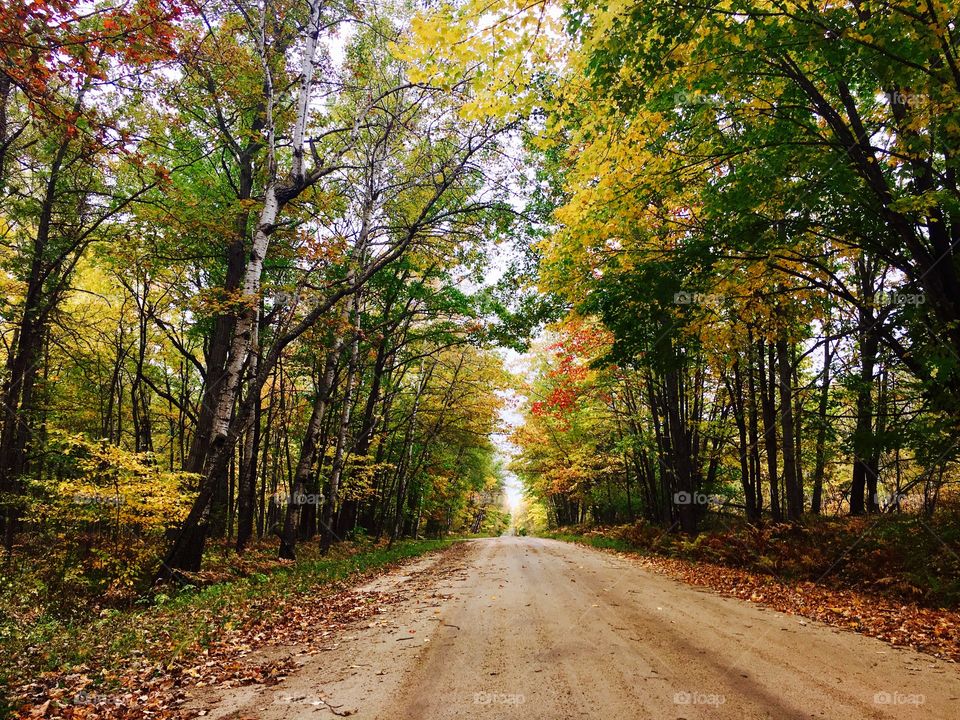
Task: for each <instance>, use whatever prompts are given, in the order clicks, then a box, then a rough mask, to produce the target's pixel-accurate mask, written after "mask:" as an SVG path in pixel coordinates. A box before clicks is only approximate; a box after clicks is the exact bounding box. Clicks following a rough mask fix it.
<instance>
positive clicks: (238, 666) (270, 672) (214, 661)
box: [18, 589, 400, 720]
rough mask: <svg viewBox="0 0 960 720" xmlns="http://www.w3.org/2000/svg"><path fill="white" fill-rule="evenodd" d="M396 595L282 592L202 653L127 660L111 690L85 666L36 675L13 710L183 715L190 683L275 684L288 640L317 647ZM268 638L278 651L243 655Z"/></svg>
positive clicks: (288, 658)
mask: <svg viewBox="0 0 960 720" xmlns="http://www.w3.org/2000/svg"><path fill="white" fill-rule="evenodd" d="M399 600H400V594H399V593H397V592H392V593H387V592H376V591H367V592H361V591H359V590H350V589H341V590H340V591H339V592H337V591H333V592H329V593H327V594H324V595H321V596H316V597H313V598H310V599H309V601H305V600H304V598H302V597H293V598H290V599H289V600H283V601H281V603H280V607H279V608H276V607H275V608H273V610H274V612H272V613H271V614H270V616H261V615H260V613H259V612H258V610H259V608H257V607H256V604H253V605H252V606H251V613H250V615H249V617H250V618H251V619H250V620H249V621H248V622H247V623H246V624H245V625H244V626H243V627H240V628H237V629H235V630H233V631H231V632H230V633H229V634H227V635H226V636H224V637H222V638H220V639H218V640H216V641H213V642H211V643H210V644H209V645H208V646H207V647H206V648H204V649H203V650H202V651H201V652H199V653H188V654H186V655H184V656H183V657H182V658H180V659H179V660H177V661H174V662H173V663H170V664H169V665H167V666H165V667H163V666H158V665H153V664H150V663H146V662H143V663H136V662H134V663H131V665H130V667H128V668H124V669H123V671H122V675H120V674H119V673H118V675H117V676H115V677H114V678H112V679H113V680H115V681H116V683H117V684H118V685H119V686H120V688H121V689H120V690H117V691H115V692H111V693H109V694H101V693H99V692H96V691H94V690H93V689H92V686H93V681H92V679H91V677H89V676H88V675H87V674H86V673H85V672H83V670H85V669H83V668H81V669H80V670H81V671H80V672H75V673H71V674H68V675H54V674H51V675H48V676H44V677H41V678H39V679H38V680H37V681H36V682H34V683H31V684H30V685H28V686H25V687H23V688H20V691H21V692H23V693H25V694H26V695H28V696H29V697H31V698H32V699H33V700H34V703H32V704H30V705H29V706H27V707H25V708H23V709H22V710H21V713H20V715H19V716H18V717H21V718H40V717H43V718H64V719H69V720H73V719H75V718H110V719H111V720H138V719H140V718H182V717H187V716H188V715H189V713H187V712H186V711H185V710H183V708H182V707H181V706H182V705H183V704H184V702H185V701H186V700H187V698H188V694H187V691H188V690H189V689H190V688H202V687H205V686H209V685H221V686H226V687H239V686H244V685H252V684H266V685H273V684H276V683H278V682H280V681H281V680H283V678H284V677H286V675H287V674H289V672H290V671H291V670H292V669H293V668H294V667H295V665H296V664H295V661H294V658H293V656H292V655H291V654H290V648H291V647H295V648H296V650H297V652H298V653H300V654H303V653H308V654H309V653H315V652H320V651H322V650H323V649H324V648H325V647H327V646H329V644H330V643H331V642H333V638H334V637H335V636H336V633H337V632H338V631H339V630H342V629H343V628H344V627H347V626H349V625H351V624H353V623H356V622H357V621H360V620H364V619H366V618H369V617H371V616H374V615H377V614H381V613H385V612H386V606H388V605H390V604H392V603H395V602H398V601H399ZM277 610H279V611H280V613H279V617H278V615H277V614H276V611H277ZM268 618H269V619H268ZM271 646H272V647H277V648H283V650H282V651H279V652H278V656H277V657H276V658H274V659H270V660H267V661H260V662H250V661H248V660H247V659H246V658H247V656H248V655H253V656H254V657H258V658H262V657H263V653H257V654H256V655H254V651H257V650H261V649H262V648H264V647H271ZM268 655H269V653H268ZM105 679H108V680H109V679H111V678H109V677H108V678H105Z"/></svg>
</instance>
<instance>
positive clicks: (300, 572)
mask: <svg viewBox="0 0 960 720" xmlns="http://www.w3.org/2000/svg"><path fill="white" fill-rule="evenodd" d="M451 544H452V541H450V540H416V541H412V540H411V541H403V542H399V543H397V544H396V545H394V546H393V547H392V548H390V549H387V548H385V547H374V546H363V547H360V548H359V549H358V551H357V552H355V553H353V554H350V555H346V556H342V555H341V556H337V557H311V558H305V559H303V560H300V561H298V562H297V563H295V564H292V565H287V566H279V567H277V568H275V569H273V570H270V571H268V572H260V573H254V574H252V575H250V576H249V577H242V578H238V579H235V580H230V581H228V582H220V583H217V584H213V585H209V586H206V587H202V588H199V587H192V586H186V587H184V588H181V589H179V590H177V591H176V592H171V594H169V595H168V594H163V593H159V594H157V595H155V596H153V597H152V598H149V599H144V600H143V601H142V604H141V605H140V606H139V607H134V608H130V609H123V610H104V611H102V612H101V613H100V616H96V617H88V618H85V619H80V620H76V619H74V620H67V619H63V618H58V617H51V616H41V617H38V618H36V619H35V621H33V622H31V623H29V624H28V625H22V624H21V625H19V626H15V625H12V624H7V625H6V626H3V625H0V717H2V716H3V712H2V707H3V705H4V702H3V692H2V686H3V685H14V684H18V683H20V682H23V681H24V680H29V679H31V678H32V677H36V675H37V674H38V673H41V672H58V673H60V672H70V671H72V670H74V669H75V668H76V667H77V666H79V665H85V666H87V667H88V668H89V673H91V674H101V673H109V672H111V671H113V670H117V669H120V668H122V667H123V665H124V663H125V662H128V661H129V660H130V659H131V658H132V657H142V658H143V659H145V660H147V661H149V662H152V663H157V664H163V665H166V664H169V663H170V662H171V661H172V660H175V659H176V658H177V657H179V656H180V655H182V654H184V653H189V652H191V651H194V650H197V649H202V648H203V647H204V646H205V645H208V644H209V643H210V642H212V641H213V640H215V639H217V638H219V637H220V636H222V635H223V633H224V632H229V631H230V630H231V629H234V628H236V627H239V626H240V625H242V624H244V623H247V622H249V621H250V620H251V619H265V620H267V621H269V620H270V619H271V618H272V617H275V616H278V615H279V614H280V613H281V612H282V605H281V604H280V603H279V602H278V601H280V600H283V599H293V598H297V597H302V598H306V597H308V596H309V595H310V594H316V593H318V592H321V591H323V589H324V588H325V587H328V586H330V585H332V584H333V583H337V582H340V581H344V580H348V579H358V578H359V577H362V576H364V575H368V574H371V573H372V572H373V571H375V570H378V569H381V568H384V567H386V566H389V565H392V564H394V563H397V562H400V561H403V560H406V559H410V558H414V557H417V556H420V555H424V554H426V553H429V552H433V551H436V550H441V549H444V548H447V547H449V546H450V545H451ZM341 552H342V549H341ZM148 603H149V604H148Z"/></svg>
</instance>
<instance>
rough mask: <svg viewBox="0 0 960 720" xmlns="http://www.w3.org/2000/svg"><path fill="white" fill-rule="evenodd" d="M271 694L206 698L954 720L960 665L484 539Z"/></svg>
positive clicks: (301, 706) (251, 713) (447, 557)
mask: <svg viewBox="0 0 960 720" xmlns="http://www.w3.org/2000/svg"><path fill="white" fill-rule="evenodd" d="M391 588H399V589H402V590H403V593H404V600H403V601H402V602H401V603H399V604H398V605H394V606H390V609H389V612H388V613H386V614H384V615H382V616H380V617H381V618H383V619H382V620H381V621H380V622H378V623H369V622H365V623H364V625H363V626H362V627H358V628H356V629H355V631H352V632H348V633H346V634H345V635H344V636H343V637H341V638H338V639H337V640H336V641H335V642H332V643H331V644H330V646H328V647H327V648H324V650H325V651H324V652H319V653H316V654H312V655H306V654H304V655H301V656H299V657H298V658H297V661H298V663H299V664H300V667H299V669H298V670H297V671H296V672H294V673H293V674H292V675H290V676H289V677H287V678H286V679H285V680H284V681H283V682H282V683H280V684H279V685H276V686H273V687H269V688H264V687H262V686H253V687H248V688H233V689H228V690H217V691H210V692H209V693H207V694H206V695H204V696H202V697H200V698H198V699H197V701H196V703H197V704H196V705H195V706H202V707H203V708H204V709H205V711H206V713H207V715H206V716H207V717H210V718H227V717H229V718H258V719H259V720H273V719H277V720H279V719H281V718H322V717H331V716H332V715H333V714H334V713H336V714H340V715H347V714H349V716H351V717H357V718H363V719H368V718H369V719H373V718H380V719H383V720H386V719H388V718H389V719H390V720H420V719H424V720H432V719H434V718H437V719H443V718H510V717H517V718H521V717H522V718H525V719H533V718H543V719H544V720H560V719H561V718H577V720H582V719H583V718H604V719H605V720H606V719H610V720H614V719H617V720H619V719H621V718H624V719H625V718H654V719H659V718H689V719H691V720H692V719H693V718H738V719H739V718H776V719H777V720H783V719H786V718H811V717H814V718H820V717H823V718H830V719H832V720H852V719H854V718H887V717H891V718H930V719H932V720H949V719H951V718H957V717H960V672H958V668H957V666H956V665H954V664H951V663H945V662H942V661H939V660H936V659H934V658H932V657H930V656H926V655H921V654H918V653H914V652H910V651H906V650H900V649H896V648H892V647H890V646H889V645H887V644H885V643H883V642H880V641H878V640H874V639H871V638H867V637H863V636H860V635H856V634H854V633H852V632H845V631H840V630H836V629H833V628H828V627H825V626H821V625H818V624H817V623H815V622H813V621H807V620H803V619H802V618H798V617H794V616H789V615H784V614H781V613H778V612H773V611H770V610H764V609H762V608H759V607H757V606H755V605H752V604H750V603H746V602H742V601H739V600H733V599H728V598H722V597H718V596H716V595H713V594H711V593H708V592H704V591H701V590H697V589H694V588H691V587H689V586H686V585H683V584H681V583H678V582H676V581H673V580H670V579H668V578H665V577H662V576H659V575H656V574H653V573H650V572H648V571H646V570H644V569H642V568H640V567H638V566H637V565H636V564H635V563H634V562H633V561H631V560H629V559H625V558H621V557H617V556H613V555H608V554H605V553H601V552H597V551H594V550H590V549H586V548H582V547H579V546H575V545H569V544H565V543H560V542H556V541H550V540H541V539H535V538H511V537H504V538H498V539H491V540H479V541H472V542H469V543H467V544H466V545H465V546H460V549H454V550H453V551H451V552H448V553H446V554H444V555H441V556H438V557H433V558H428V559H426V560H420V561H418V562H416V563H414V564H413V565H410V566H407V567H405V568H403V569H402V570H401V571H398V572H394V573H392V574H390V575H387V576H385V577H384V578H382V579H380V580H378V581H377V582H376V583H373V584H371V585H370V586H368V587H367V588H366V589H367V590H379V591H383V590H389V589H391Z"/></svg>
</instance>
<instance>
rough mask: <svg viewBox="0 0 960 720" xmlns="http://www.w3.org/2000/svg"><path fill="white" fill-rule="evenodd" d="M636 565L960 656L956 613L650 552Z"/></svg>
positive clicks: (781, 608)
mask: <svg viewBox="0 0 960 720" xmlns="http://www.w3.org/2000/svg"><path fill="white" fill-rule="evenodd" d="M628 556H629V557H632V558H635V559H638V560H639V561H640V563H641V564H642V565H644V566H645V567H648V568H650V569H652V570H654V571H656V572H660V573H663V574H665V575H668V576H670V577H672V578H675V579H677V580H680V581H682V582H685V583H689V584H691V585H698V586H701V587H707V588H710V589H712V590H716V591H718V592H719V593H720V594H721V595H726V596H729V597H736V598H740V599H742V600H747V601H749V602H754V603H758V604H761V605H764V606H765V607H769V608H772V609H774V610H779V611H780V612H784V613H787V614H790V615H799V616H802V617H807V618H812V619H814V620H819V621H820V622H822V623H824V624H826V625H832V626H834V627H840V628H845V629H848V630H855V631H856V632H860V633H863V634H864V635H869V636H871V637H876V638H879V639H880V640H885V641H887V642H889V643H890V644H891V645H896V646H904V647H909V648H912V649H914V650H919V651H921V652H926V653H929V654H931V655H934V656H936V657H940V658H944V659H948V660H952V661H954V662H956V661H958V660H960V613H957V612H956V611H953V610H942V609H940V610H938V609H932V608H924V607H920V606H918V605H915V604H903V603H899V602H896V601H894V600H892V599H890V598H887V597H883V596H880V595H876V594H873V593H865V592H858V591H856V590H849V589H837V588H831V587H827V586H825V585H818V584H816V583H814V582H810V581H804V582H799V583H794V584H791V583H787V582H784V581H782V580H779V579H777V578H774V577H771V576H769V575H763V574H760V573H755V572H749V571H747V570H742V569H739V568H729V567H723V566H720V565H715V564H713V563H706V562H694V561H690V560H682V559H678V558H668V557H662V556H656V555H644V556H637V555H633V554H628Z"/></svg>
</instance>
